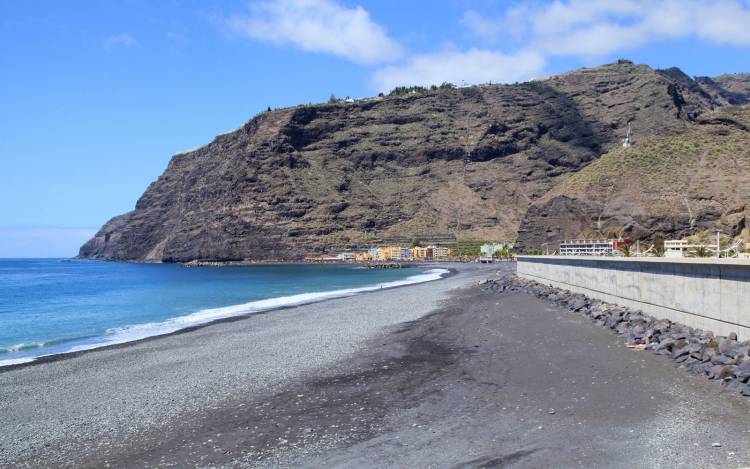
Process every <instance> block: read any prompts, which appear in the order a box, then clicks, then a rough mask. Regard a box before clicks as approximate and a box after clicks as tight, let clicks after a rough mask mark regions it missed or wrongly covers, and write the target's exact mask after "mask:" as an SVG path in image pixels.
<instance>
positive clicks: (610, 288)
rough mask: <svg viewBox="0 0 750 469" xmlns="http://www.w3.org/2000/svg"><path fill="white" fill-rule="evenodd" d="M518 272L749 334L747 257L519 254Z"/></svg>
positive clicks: (721, 330)
mask: <svg viewBox="0 0 750 469" xmlns="http://www.w3.org/2000/svg"><path fill="white" fill-rule="evenodd" d="M518 275H519V276H520V277H522V278H526V279H529V280H535V281H537V282H539V283H542V284H545V285H549V286H553V287H557V288H562V289H565V290H569V291H572V292H574V293H582V294H585V295H586V296H588V297H591V298H596V299H599V300H602V301H606V302H609V303H614V304H618V305H621V306H624V307H627V308H631V309H633V310H640V311H643V312H645V313H647V314H649V315H651V316H654V317H656V318H662V319H669V320H671V321H676V322H680V323H682V324H685V325H687V326H690V327H694V328H698V329H703V330H707V331H713V332H714V333H716V334H719V335H724V336H728V335H729V334H731V333H736V334H737V336H738V337H739V338H740V340H748V339H750V262H747V261H743V260H737V259H712V258H709V259H668V258H602V257H559V256H557V257H553V256H519V257H518Z"/></svg>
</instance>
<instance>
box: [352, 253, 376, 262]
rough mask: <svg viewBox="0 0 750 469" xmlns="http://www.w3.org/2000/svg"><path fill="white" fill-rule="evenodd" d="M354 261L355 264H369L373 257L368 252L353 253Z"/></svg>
mask: <svg viewBox="0 0 750 469" xmlns="http://www.w3.org/2000/svg"><path fill="white" fill-rule="evenodd" d="M354 260H355V261H357V262H369V261H371V260H373V257H372V254H370V253H369V252H355V253H354Z"/></svg>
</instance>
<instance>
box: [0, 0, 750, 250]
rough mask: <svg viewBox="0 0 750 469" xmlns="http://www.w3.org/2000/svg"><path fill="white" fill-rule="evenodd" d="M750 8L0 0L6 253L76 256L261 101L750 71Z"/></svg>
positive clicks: (732, 3)
mask: <svg viewBox="0 0 750 469" xmlns="http://www.w3.org/2000/svg"><path fill="white" fill-rule="evenodd" d="M748 24H750V3H749V2H748V0H727V1H713V2H709V1H701V0H667V1H661V2H660V1H656V0H653V1H652V0H648V1H647V0H619V1H610V0H599V1H593V0H567V1H541V0H540V1H532V2H516V1H499V0H498V1H482V0H476V1H471V0H468V1H458V0H455V1H454V0H445V1H437V0H435V1H429V2H428V1H424V2H417V1H413V2H404V1H398V2H397V1H391V0H379V1H365V0H362V1H349V0H278V1H275V2H268V1H262V0H261V1H223V2H209V1H170V0H162V1H157V2H154V1H147V0H120V1H104V0H102V1H93V0H92V1H81V0H71V1H67V2H59V1H52V0H50V1H34V0H28V1H15V0H0V43H1V44H2V47H1V48H0V71H2V73H0V103H2V104H1V105H0V106H1V107H0V109H2V111H3V112H2V113H0V175H1V177H2V184H0V257H35V256H72V255H75V254H76V253H77V248H78V246H79V245H80V244H81V243H82V242H83V241H84V240H85V239H86V238H87V237H88V236H90V235H91V234H92V233H93V232H94V231H95V230H96V229H97V228H98V227H99V226H100V225H101V224H102V223H104V222H105V221H106V220H107V219H109V218H110V217H111V216H114V215H116V214H119V213H123V212H126V211H128V210H130V209H132V208H133V206H134V205H135V201H136V200H137V198H138V197H139V196H140V195H141V194H142V192H143V191H144V189H145V188H146V187H147V185H148V184H149V183H150V182H151V181H153V180H154V179H156V177H158V175H159V174H160V173H161V172H162V171H163V169H164V168H165V167H166V164H167V162H168V160H169V158H170V156H171V155H172V154H174V153H175V152H177V151H179V150H183V149H187V148H192V147H196V146H199V145H202V144H205V143H208V142H209V141H210V140H211V139H212V138H213V136H215V135H216V134H218V133H221V132H225V131H228V130H231V129H234V128H237V127H239V126H240V125H242V123H244V122H245V121H246V120H248V119H249V118H251V117H252V116H253V115H254V114H256V113H257V112H259V111H261V110H263V109H265V108H266V107H267V106H271V107H283V106H289V105H294V104H299V103H308V102H320V101H325V100H326V99H327V98H328V96H329V95H330V94H331V93H335V94H336V95H337V96H340V97H343V96H347V95H351V96H353V97H361V96H369V95H374V94H377V92H379V91H388V90H389V89H390V88H391V87H393V86H395V85H397V84H429V83H440V82H442V81H453V82H455V83H458V82H461V81H466V82H467V83H477V82H487V81H492V82H514V81H521V80H526V79H530V78H535V77H542V76H545V75H548V74H553V73H558V72H561V71H566V70H570V69H574V68H578V67H581V66H591V65H597V64H601V63H606V62H611V61H613V60H616V59H617V58H620V57H626V58H630V59H632V60H634V61H636V62H639V63H647V64H649V65H652V66H654V67H668V66H673V65H675V66H679V67H681V68H682V69H683V70H684V71H686V72H687V73H688V74H690V75H716V74H720V73H731V72H743V71H750V28H748V27H747V25H748Z"/></svg>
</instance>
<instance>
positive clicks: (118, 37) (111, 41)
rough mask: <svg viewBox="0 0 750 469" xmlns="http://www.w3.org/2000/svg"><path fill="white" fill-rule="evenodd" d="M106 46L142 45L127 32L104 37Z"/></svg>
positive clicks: (103, 40) (103, 41) (103, 42)
mask: <svg viewBox="0 0 750 469" xmlns="http://www.w3.org/2000/svg"><path fill="white" fill-rule="evenodd" d="M102 44H104V46H105V47H109V48H111V47H134V46H139V45H141V44H140V43H139V42H138V40H137V39H136V38H134V37H133V36H131V35H130V34H127V33H121V34H113V35H112V36H107V37H105V38H104V39H102Z"/></svg>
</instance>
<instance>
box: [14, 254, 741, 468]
mask: <svg viewBox="0 0 750 469" xmlns="http://www.w3.org/2000/svg"><path fill="white" fill-rule="evenodd" d="M512 275H513V266H512V265H500V266H497V265H496V266H492V267H490V268H482V267H481V266H466V269H460V268H458V269H457V272H456V274H455V275H454V276H453V277H451V278H449V279H446V280H445V281H444V282H426V283H422V284H416V285H410V286H409V287H410V288H404V289H393V290H392V291H389V292H373V293H372V296H373V297H376V298H377V301H369V300H368V299H367V297H366V296H365V295H359V296H355V297H348V298H339V299H334V300H330V301H323V302H320V303H316V304H310V305H305V306H300V307H296V308H290V309H287V310H283V311H279V312H278V314H270V315H256V316H253V317H252V318H250V319H247V320H245V321H237V322H235V323H232V324H221V323H219V324H215V325H214V326H213V327H204V328H201V329H199V330H196V331H194V332H193V333H192V334H182V335H175V336H171V337H167V338H164V339H163V340H159V341H150V342H144V343H141V344H138V345H136V346H133V347H127V348H123V349H121V350H109V351H103V352H101V353H91V354H87V355H84V356H81V357H79V358H78V359H76V360H66V361H61V362H58V363H50V364H46V365H43V366H39V367H34V368H28V369H21V370H17V371H15V372H13V373H10V374H5V375H2V374H0V418H1V419H3V422H4V423H6V424H5V425H4V426H3V427H0V466H4V465H8V466H23V467H48V466H71V467H80V466H84V467H105V466H107V465H110V466H116V467H119V466H128V467H166V466H170V467H198V466H199V467H207V466H210V467H300V466H301V467H342V468H343V467H368V466H371V465H372V464H373V462H372V461H378V465H382V466H388V467H392V466H393V467H404V466H408V467H433V466H446V467H448V466H449V467H467V468H468V467H496V466H506V465H508V466H513V467H515V466H522V467H616V468H619V467H622V468H632V467H665V468H666V467H675V466H680V467H681V466H686V467H688V466H689V467H692V466H699V467H722V468H723V467H743V466H747V465H748V464H750V453H748V451H747V441H750V431H748V430H747V423H746V419H747V415H750V401H748V400H747V399H746V398H742V397H741V396H738V395H736V394H732V393H728V392H725V391H721V390H720V388H719V389H717V386H716V385H715V383H710V382H708V381H706V380H703V379H696V378H695V377H693V376H690V375H689V374H687V373H684V371H683V370H680V369H677V368H675V367H674V364H673V362H672V360H671V359H668V358H667V357H665V356H660V355H656V354H650V353H644V352H641V351H636V350H632V349H628V348H626V346H625V344H626V340H625V338H624V337H622V336H618V335H615V334H613V333H612V332H611V331H610V330H608V329H607V328H602V327H600V326H598V325H597V324H595V323H593V322H591V321H590V320H589V319H588V318H586V317H585V316H583V315H581V314H579V313H576V312H572V311H571V310H570V309H569V308H568V307H561V306H560V305H556V304H555V303H554V302H552V301H549V300H546V299H543V298H537V297H536V296H534V295H530V294H529V293H527V292H523V291H510V290H512V289H504V290H503V291H501V290H500V289H493V288H490V287H491V286H492V284H493V282H484V281H482V280H486V279H498V280H500V281H506V280H507V278H508V277H509V276H512ZM424 298H427V301H425V300H424ZM624 391H626V392H624Z"/></svg>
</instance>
